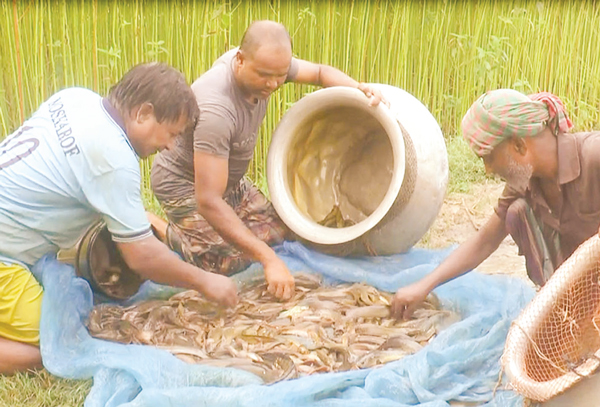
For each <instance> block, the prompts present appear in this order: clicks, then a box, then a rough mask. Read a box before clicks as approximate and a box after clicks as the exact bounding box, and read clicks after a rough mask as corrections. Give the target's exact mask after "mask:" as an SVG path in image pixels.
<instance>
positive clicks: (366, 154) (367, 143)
mask: <svg viewBox="0 0 600 407" xmlns="http://www.w3.org/2000/svg"><path fill="white" fill-rule="evenodd" d="M293 140H294V141H293V142H292V144H291V148H290V151H289V155H288V160H287V176H288V185H289V189H290V193H291V195H292V196H293V199H294V201H295V203H296V205H297V207H298V209H299V210H300V211H301V212H302V213H303V214H304V215H306V216H307V217H309V218H310V219H312V220H314V221H315V222H317V223H319V224H321V225H324V226H327V227H331V228H341V227H347V226H351V225H354V224H356V223H359V222H361V221H363V220H364V219H366V218H367V217H368V216H369V215H371V214H372V213H373V212H374V211H375V209H377V207H378V206H379V205H380V204H381V202H382V200H383V198H384V197H385V195H386V192H387V191H388V189H389V187H390V183H391V180H392V175H393V168H394V157H393V151H392V145H391V143H390V140H389V137H388V135H387V134H386V132H385V130H384V128H383V127H382V125H381V124H380V123H379V121H378V120H377V119H375V118H374V117H373V116H372V115H370V114H369V113H368V111H366V110H365V109H361V108H357V107H348V106H342V107H332V108H329V109H327V110H325V111H322V110H319V111H318V112H317V113H315V114H313V115H311V116H309V117H307V119H306V120H304V121H303V122H302V123H301V124H300V126H298V127H297V131H296V134H295V135H294V137H293Z"/></svg>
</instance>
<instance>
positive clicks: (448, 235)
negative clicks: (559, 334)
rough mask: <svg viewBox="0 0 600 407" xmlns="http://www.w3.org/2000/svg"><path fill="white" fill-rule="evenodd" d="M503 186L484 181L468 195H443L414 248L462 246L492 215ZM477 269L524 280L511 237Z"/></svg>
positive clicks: (520, 259) (475, 186)
mask: <svg viewBox="0 0 600 407" xmlns="http://www.w3.org/2000/svg"><path fill="white" fill-rule="evenodd" d="M503 188H504V183H498V182H495V181H491V180H490V181H487V182H486V183H483V184H479V185H474V186H473V187H472V190H471V192H470V193H469V194H465V193H453V194H449V195H448V196H446V198H445V199H444V204H443V205H442V208H441V210H440V213H439V215H438V217H437V218H436V220H435V222H434V223H433V225H432V226H431V228H430V229H429V231H428V232H427V234H426V235H425V236H423V238H422V239H421V241H419V243H418V244H417V246H419V247H427V248H444V247H448V246H451V245H456V244H460V243H463V242H464V241H466V240H467V239H468V238H469V237H471V236H472V235H473V234H475V233H476V232H477V230H478V229H479V228H480V227H482V226H483V225H484V224H485V222H486V221H487V220H488V218H489V217H490V216H491V215H492V214H493V213H494V206H495V205H496V202H497V201H498V197H499V196H500V194H501V193H502V189H503ZM477 270H478V271H480V272H483V273H488V274H510V275H515V276H518V277H521V278H523V279H525V280H527V281H528V282H529V283H530V284H531V286H533V283H531V281H530V280H529V279H528V278H527V272H526V269H525V258H524V257H522V256H519V254H518V248H517V245H516V244H515V242H514V241H513V240H512V238H511V237H510V236H507V237H506V239H504V241H503V242H502V244H501V245H500V247H499V248H498V250H496V251H495V252H494V253H493V254H492V255H491V256H490V257H489V258H488V259H487V260H485V261H484V262H483V263H481V264H480V265H479V266H478V267H477Z"/></svg>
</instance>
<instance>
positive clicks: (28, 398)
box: [0, 370, 92, 407]
mask: <svg viewBox="0 0 600 407" xmlns="http://www.w3.org/2000/svg"><path fill="white" fill-rule="evenodd" d="M91 387H92V381H91V380H66V379H60V378H58V377H56V376H53V375H51V374H50V373H48V372H47V371H46V370H40V371H37V372H32V373H20V374H17V375H14V376H11V377H0V407H75V406H82V405H83V401H84V400H85V397H86V396H87V394H88V392H89V390H90V388H91Z"/></svg>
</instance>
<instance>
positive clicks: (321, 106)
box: [267, 84, 406, 245]
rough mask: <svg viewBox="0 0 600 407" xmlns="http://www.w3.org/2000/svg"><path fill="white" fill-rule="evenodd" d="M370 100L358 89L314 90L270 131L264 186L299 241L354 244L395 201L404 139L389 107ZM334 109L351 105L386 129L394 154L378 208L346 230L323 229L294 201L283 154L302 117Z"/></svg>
mask: <svg viewBox="0 0 600 407" xmlns="http://www.w3.org/2000/svg"><path fill="white" fill-rule="evenodd" d="M374 85H375V86H376V84H374ZM368 101H369V99H368V98H367V97H366V95H365V94H364V93H363V92H362V91H360V90H358V89H356V88H351V87H345V86H337V87H331V88H325V89H320V90H317V91H315V92H313V93H311V94H309V95H306V96H304V97H303V98H302V99H300V100H299V101H298V102H296V103H295V104H294V105H293V106H292V107H291V108H290V109H289V110H288V111H287V112H286V113H285V114H284V116H283V118H282V119H281V121H280V122H279V124H278V125H277V128H276V129H275V132H274V133H273V137H272V140H271V145H270V148H269V154H268V156H267V184H268V187H269V192H270V195H271V202H272V204H273V207H274V208H275V211H276V212H277V214H278V215H279V217H280V218H281V220H282V221H283V222H284V223H285V224H286V225H287V226H288V227H289V228H290V229H291V230H292V231H293V232H294V233H296V234H297V235H298V236H300V237H301V238H303V239H306V240H309V241H311V242H313V243H317V244H325V245H334V244H340V243H346V242H349V241H352V240H354V239H356V238H358V237H360V236H362V235H363V234H365V233H366V232H368V231H369V230H371V229H372V228H374V227H375V226H376V225H377V224H378V223H379V222H380V221H381V220H382V219H383V217H384V216H385V215H386V214H387V213H388V211H389V210H390V208H391V207H392V205H393V204H394V202H395V201H396V197H397V196H398V193H399V192H400V188H401V187H402V181H403V180H404V172H405V165H406V163H405V146H404V138H403V135H402V131H401V129H400V126H399V124H398V122H397V120H396V118H395V116H394V115H393V114H392V112H391V111H390V109H389V108H388V107H387V106H385V105H384V104H383V103H380V104H379V105H377V106H369V104H368ZM332 107H353V108H357V109H360V110H362V111H366V112H368V113H369V114H370V115H371V116H372V117H373V118H375V119H376V120H377V121H378V122H379V124H380V125H381V126H382V127H383V129H384V130H385V133H386V135H387V136H388V139H389V142H390V144H391V147H392V155H393V172H392V179H391V180H390V184H389V186H388V189H387V192H386V194H385V196H384V198H383V199H382V201H381V202H380V204H379V205H378V206H377V208H376V209H375V211H373V213H371V214H370V215H369V216H368V217H367V218H366V219H364V220H362V221H361V222H358V223H356V224H355V225H352V226H348V227H344V228H329V227H326V226H322V225H319V224H318V223H317V222H315V221H314V220H313V219H311V218H310V217H308V216H307V215H305V214H304V213H303V212H302V211H301V210H300V209H299V208H298V206H297V204H296V202H295V201H294V199H293V195H292V193H291V190H290V187H289V181H288V176H287V160H288V156H287V151H289V149H290V148H291V145H292V143H293V142H294V141H295V139H296V137H290V136H288V135H289V134H292V135H296V134H297V130H298V128H299V127H300V126H301V125H302V124H303V123H304V122H305V119H306V118H311V117H312V116H313V114H315V113H316V112H318V111H323V110H326V109H328V108H332Z"/></svg>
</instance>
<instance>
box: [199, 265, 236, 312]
mask: <svg viewBox="0 0 600 407" xmlns="http://www.w3.org/2000/svg"><path fill="white" fill-rule="evenodd" d="M204 273H206V275H205V276H204V278H205V280H204V281H203V284H202V287H201V288H198V291H199V292H200V293H201V294H202V295H204V296H205V297H206V299H208V300H210V301H213V302H216V303H217V304H219V305H221V306H223V307H233V306H235V305H237V303H238V295H237V286H236V285H235V282H234V281H233V280H232V279H230V278H229V277H225V276H222V275H220V274H214V273H209V272H207V271H205V272H204Z"/></svg>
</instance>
